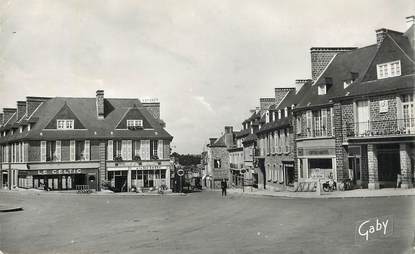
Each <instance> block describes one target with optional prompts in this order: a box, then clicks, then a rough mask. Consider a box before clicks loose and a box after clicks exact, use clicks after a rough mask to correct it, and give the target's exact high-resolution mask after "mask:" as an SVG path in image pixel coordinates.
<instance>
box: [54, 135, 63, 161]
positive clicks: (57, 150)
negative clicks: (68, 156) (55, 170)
mask: <svg viewBox="0 0 415 254" xmlns="http://www.w3.org/2000/svg"><path fill="white" fill-rule="evenodd" d="M61 150H62V143H61V141H60V140H56V145H55V156H56V161H61V160H62V155H61Z"/></svg>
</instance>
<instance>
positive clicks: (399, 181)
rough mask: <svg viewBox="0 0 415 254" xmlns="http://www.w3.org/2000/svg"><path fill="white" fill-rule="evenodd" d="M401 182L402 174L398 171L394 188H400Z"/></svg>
mask: <svg viewBox="0 0 415 254" xmlns="http://www.w3.org/2000/svg"><path fill="white" fill-rule="evenodd" d="M401 184H402V176H401V174H400V173H398V175H397V176H396V188H401Z"/></svg>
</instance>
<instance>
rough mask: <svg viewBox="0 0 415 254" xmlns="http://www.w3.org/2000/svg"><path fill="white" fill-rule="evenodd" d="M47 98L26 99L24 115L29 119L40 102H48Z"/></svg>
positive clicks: (29, 97)
mask: <svg viewBox="0 0 415 254" xmlns="http://www.w3.org/2000/svg"><path fill="white" fill-rule="evenodd" d="M49 99H50V98H49V97H31V96H28V97H26V115H27V117H30V116H31V115H32V114H33V112H35V110H36V109H37V108H38V107H39V105H40V104H42V102H45V101H47V100H49Z"/></svg>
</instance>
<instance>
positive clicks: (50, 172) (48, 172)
mask: <svg viewBox="0 0 415 254" xmlns="http://www.w3.org/2000/svg"><path fill="white" fill-rule="evenodd" d="M37 174H38V175H71V174H82V169H52V170H46V169H44V170H38V171H37Z"/></svg>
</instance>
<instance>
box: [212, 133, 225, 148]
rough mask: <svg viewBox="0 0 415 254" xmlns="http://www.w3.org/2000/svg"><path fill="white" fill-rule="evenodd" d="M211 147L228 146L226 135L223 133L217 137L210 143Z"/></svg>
mask: <svg viewBox="0 0 415 254" xmlns="http://www.w3.org/2000/svg"><path fill="white" fill-rule="evenodd" d="M209 146H210V147H226V144H225V135H222V136H221V137H220V138H218V139H216V141H215V142H214V143H213V144H212V145H209Z"/></svg>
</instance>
